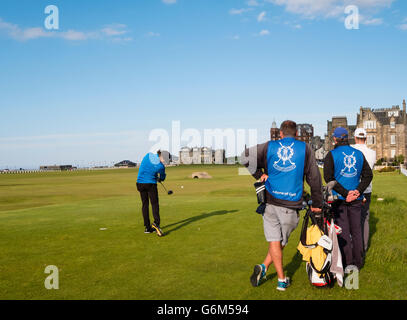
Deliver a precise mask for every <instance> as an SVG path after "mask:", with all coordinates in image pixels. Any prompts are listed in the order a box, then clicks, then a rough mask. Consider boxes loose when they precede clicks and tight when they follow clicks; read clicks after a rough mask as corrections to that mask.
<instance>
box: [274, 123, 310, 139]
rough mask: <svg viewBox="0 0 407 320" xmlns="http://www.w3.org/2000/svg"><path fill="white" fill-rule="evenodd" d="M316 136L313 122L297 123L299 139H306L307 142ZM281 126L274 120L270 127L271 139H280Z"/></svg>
mask: <svg viewBox="0 0 407 320" xmlns="http://www.w3.org/2000/svg"><path fill="white" fill-rule="evenodd" d="M313 137H314V127H313V126H312V124H308V123H302V124H297V140H300V141H304V142H306V143H311V141H312V138H313ZM280 139H281V137H280V128H278V127H277V124H276V122H275V121H273V123H272V125H271V128H270V140H271V141H276V140H280Z"/></svg>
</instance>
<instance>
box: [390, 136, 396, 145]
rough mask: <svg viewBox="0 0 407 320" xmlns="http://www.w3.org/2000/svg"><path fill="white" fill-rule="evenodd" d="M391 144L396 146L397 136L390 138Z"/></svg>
mask: <svg viewBox="0 0 407 320" xmlns="http://www.w3.org/2000/svg"><path fill="white" fill-rule="evenodd" d="M390 144H393V145H394V144H396V136H394V135H393V136H390Z"/></svg>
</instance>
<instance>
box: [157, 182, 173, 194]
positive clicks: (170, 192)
mask: <svg viewBox="0 0 407 320" xmlns="http://www.w3.org/2000/svg"><path fill="white" fill-rule="evenodd" d="M160 184H161V185H162V186H163V188H164V190H165V191H166V192H167V194H168V195H172V194H173V193H174V192H173V191H172V190H170V191H167V188H166V187H165V186H164V184H163V183H162V182H161V181H160Z"/></svg>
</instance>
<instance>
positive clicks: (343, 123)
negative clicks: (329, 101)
mask: <svg viewBox="0 0 407 320" xmlns="http://www.w3.org/2000/svg"><path fill="white" fill-rule="evenodd" d="M338 127H342V128H345V129H346V130H348V132H349V143H350V144H354V143H355V138H354V135H355V130H356V125H348V119H347V118H346V117H332V121H329V120H328V122H327V135H326V136H325V146H324V149H325V151H330V150H332V149H333V148H334V141H333V139H332V134H333V132H334V131H335V129H336V128H338Z"/></svg>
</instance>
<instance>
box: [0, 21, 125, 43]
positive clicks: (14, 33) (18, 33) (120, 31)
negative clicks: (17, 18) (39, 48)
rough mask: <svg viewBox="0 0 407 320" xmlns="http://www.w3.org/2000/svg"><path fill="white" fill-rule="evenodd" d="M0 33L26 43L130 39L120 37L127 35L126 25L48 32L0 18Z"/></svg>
mask: <svg viewBox="0 0 407 320" xmlns="http://www.w3.org/2000/svg"><path fill="white" fill-rule="evenodd" d="M0 33H3V34H5V35H6V36H8V37H10V38H12V39H14V40H18V41H28V40H34V39H41V38H58V39H64V40H68V41H84V40H89V39H108V40H114V41H119V40H127V41H129V39H131V38H130V37H125V38H124V37H122V36H124V35H125V34H127V33H128V30H127V29H126V25H124V24H112V25H108V26H106V27H104V28H102V29H101V30H97V31H86V32H85V31H78V30H67V31H48V30H45V29H44V28H40V27H29V28H22V27H20V26H18V25H16V24H13V23H10V22H7V21H4V20H2V19H1V18H0Z"/></svg>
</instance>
